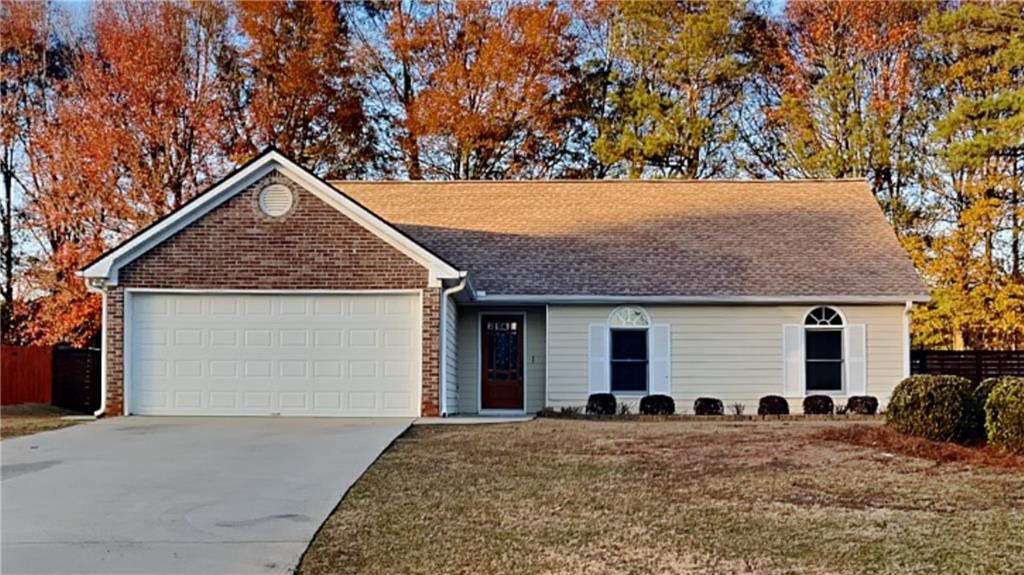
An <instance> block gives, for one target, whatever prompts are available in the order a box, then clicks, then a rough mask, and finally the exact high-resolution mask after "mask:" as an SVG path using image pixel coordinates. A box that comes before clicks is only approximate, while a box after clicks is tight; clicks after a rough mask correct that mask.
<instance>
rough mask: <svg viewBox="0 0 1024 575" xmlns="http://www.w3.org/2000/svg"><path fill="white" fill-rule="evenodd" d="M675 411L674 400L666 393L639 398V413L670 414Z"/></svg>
mask: <svg viewBox="0 0 1024 575" xmlns="http://www.w3.org/2000/svg"><path fill="white" fill-rule="evenodd" d="M675 412H676V402H675V400H674V399H672V398H671V397H669V396H667V395H648V396H646V397H644V398H643V399H641V400H640V413H642V414H643V415H672V414H674V413H675Z"/></svg>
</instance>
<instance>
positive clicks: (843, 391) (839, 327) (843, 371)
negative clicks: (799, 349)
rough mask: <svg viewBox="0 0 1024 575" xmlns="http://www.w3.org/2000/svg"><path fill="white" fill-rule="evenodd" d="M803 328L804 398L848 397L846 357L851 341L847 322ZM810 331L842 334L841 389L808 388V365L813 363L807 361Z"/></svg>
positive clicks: (840, 359)
mask: <svg viewBox="0 0 1024 575" xmlns="http://www.w3.org/2000/svg"><path fill="white" fill-rule="evenodd" d="M803 327H804V334H805V335H804V349H803V356H804V358H803V362H802V363H803V372H804V397H807V396H808V395H846V388H847V385H846V356H847V351H846V346H847V340H848V339H849V336H848V335H847V333H846V328H847V327H848V326H847V325H846V322H845V321H844V322H843V325H805V326H803ZM809 331H838V332H839V334H840V337H842V338H843V339H842V341H841V342H839V344H840V345H839V347H840V350H841V352H840V353H841V354H842V356H841V357H840V358H839V381H840V388H839V389H810V387H808V386H809V385H810V382H809V381H808V380H807V363H808V362H810V361H812V360H810V359H807V336H806V333H807V332H809Z"/></svg>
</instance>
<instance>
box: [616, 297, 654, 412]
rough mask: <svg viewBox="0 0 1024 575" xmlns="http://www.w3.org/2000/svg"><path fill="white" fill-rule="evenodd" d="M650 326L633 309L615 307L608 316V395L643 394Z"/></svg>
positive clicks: (646, 317) (642, 313)
mask: <svg viewBox="0 0 1024 575" xmlns="http://www.w3.org/2000/svg"><path fill="white" fill-rule="evenodd" d="M650 325H651V317H650V316H649V315H647V312H646V311H644V309H643V308H641V307H637V306H622V307H617V308H615V309H614V310H612V313H611V315H609V316H608V327H609V328H610V333H609V337H610V339H611V342H610V343H611V392H612V393H641V394H642V393H646V392H647V380H648V345H647V344H648V337H647V328H648V327H650Z"/></svg>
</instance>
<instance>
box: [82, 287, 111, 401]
mask: <svg viewBox="0 0 1024 575" xmlns="http://www.w3.org/2000/svg"><path fill="white" fill-rule="evenodd" d="M85 281H86V290H87V291H91V292H96V293H98V294H100V298H101V300H102V302H103V305H102V306H101V309H102V311H101V312H100V313H101V314H102V316H101V317H100V407H99V409H97V410H96V411H94V412H93V414H92V415H93V417H103V414H104V413H106V411H107V351H108V348H107V290H106V286H105V285H104V286H100V285H97V284H94V283H93V282H91V281H90V280H88V279H87V280H85Z"/></svg>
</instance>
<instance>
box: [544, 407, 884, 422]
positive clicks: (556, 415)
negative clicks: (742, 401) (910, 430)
mask: <svg viewBox="0 0 1024 575" xmlns="http://www.w3.org/2000/svg"><path fill="white" fill-rule="evenodd" d="M537 417H548V418H552V419H580V420H591V421H864V422H870V421H883V420H884V419H885V418H884V416H882V415H858V414H853V413H850V414H846V415H804V414H800V413H794V414H790V415H687V414H677V415H640V414H635V413H629V414H625V415H591V414H587V413H573V412H561V411H554V410H543V411H539V412H537Z"/></svg>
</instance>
